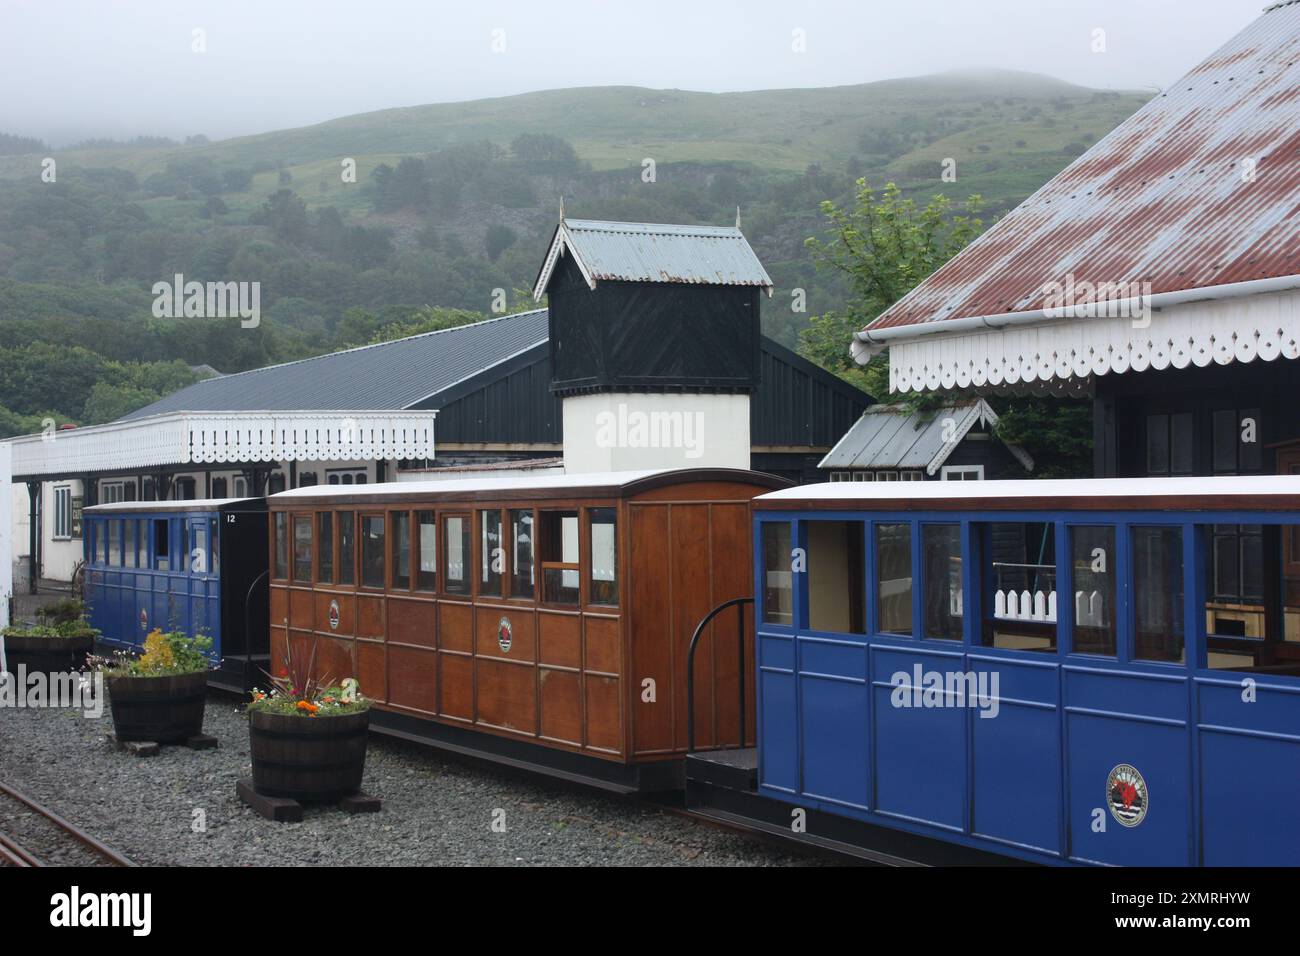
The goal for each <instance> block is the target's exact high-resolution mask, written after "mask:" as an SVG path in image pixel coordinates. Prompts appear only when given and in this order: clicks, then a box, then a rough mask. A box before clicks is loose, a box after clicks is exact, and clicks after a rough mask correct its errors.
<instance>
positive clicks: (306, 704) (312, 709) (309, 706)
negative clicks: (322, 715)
mask: <svg viewBox="0 0 1300 956" xmlns="http://www.w3.org/2000/svg"><path fill="white" fill-rule="evenodd" d="M298 709H299V710H305V711H307V713H308V714H310V715H311V716H313V717H315V716H316V711H318V710H320V708H319V707H317V706H316V705H315V704H313V703H312V702H311V701H309V700H300V701H298Z"/></svg>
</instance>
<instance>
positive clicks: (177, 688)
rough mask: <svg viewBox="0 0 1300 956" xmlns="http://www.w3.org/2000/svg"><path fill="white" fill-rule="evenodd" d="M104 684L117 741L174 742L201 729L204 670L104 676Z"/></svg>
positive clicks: (204, 685) (204, 694) (204, 698)
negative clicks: (144, 675)
mask: <svg viewBox="0 0 1300 956" xmlns="http://www.w3.org/2000/svg"><path fill="white" fill-rule="evenodd" d="M104 684H105V686H106V687H107V688H108V699H109V702H110V703H111V704H112V707H113V732H114V733H115V734H116V735H117V739H118V740H119V741H131V740H153V741H157V742H158V743H163V744H165V743H177V742H179V741H182V740H188V739H189V738H191V737H196V736H198V735H199V734H200V733H202V732H203V706H204V704H205V703H206V702H207V692H208V672H207V671H195V672H193V673H191V674H177V675H174V676H169V677H125V676H120V675H119V676H107V677H106V678H105V680H104Z"/></svg>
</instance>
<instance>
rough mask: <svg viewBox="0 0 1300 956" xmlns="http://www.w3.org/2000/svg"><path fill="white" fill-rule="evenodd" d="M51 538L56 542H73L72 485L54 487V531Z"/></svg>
mask: <svg viewBox="0 0 1300 956" xmlns="http://www.w3.org/2000/svg"><path fill="white" fill-rule="evenodd" d="M50 537H52V538H53V539H54V540H55V541H71V540H72V486H71V485H56V486H55V487H54V530H53V533H52V534H51V535H50Z"/></svg>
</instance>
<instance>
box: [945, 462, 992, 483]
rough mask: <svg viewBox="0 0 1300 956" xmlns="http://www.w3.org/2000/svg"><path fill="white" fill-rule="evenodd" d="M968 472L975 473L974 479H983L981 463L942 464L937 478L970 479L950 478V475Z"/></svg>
mask: <svg viewBox="0 0 1300 956" xmlns="http://www.w3.org/2000/svg"><path fill="white" fill-rule="evenodd" d="M970 472H974V473H975V478H974V480H975V481H983V480H984V466H983V465H944V466H943V468H942V469H940V473H939V478H940V480H941V481H971V480H972V479H970V478H952V477H951V476H952V475H966V474H969V473H970Z"/></svg>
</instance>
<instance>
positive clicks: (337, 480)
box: [325, 468, 366, 485]
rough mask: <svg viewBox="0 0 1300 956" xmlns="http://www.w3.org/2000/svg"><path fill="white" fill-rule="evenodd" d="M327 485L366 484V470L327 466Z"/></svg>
mask: <svg viewBox="0 0 1300 956" xmlns="http://www.w3.org/2000/svg"><path fill="white" fill-rule="evenodd" d="M325 483H326V484H327V485H364V484H365V483H366V470H365V469H364V468H327V469H325Z"/></svg>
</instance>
